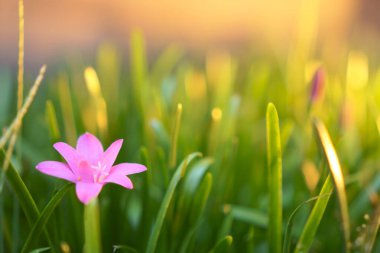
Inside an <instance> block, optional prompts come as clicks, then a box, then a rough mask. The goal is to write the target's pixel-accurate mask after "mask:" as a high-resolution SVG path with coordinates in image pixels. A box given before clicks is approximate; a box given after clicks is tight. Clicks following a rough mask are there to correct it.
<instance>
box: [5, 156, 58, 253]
mask: <svg viewBox="0 0 380 253" xmlns="http://www.w3.org/2000/svg"><path fill="white" fill-rule="evenodd" d="M4 160H5V153H4V151H3V150H0V164H2V163H3V162H4ZM6 178H7V180H8V182H9V184H10V185H11V187H12V189H13V191H14V192H15V194H16V196H17V199H18V201H19V203H20V205H21V207H22V210H23V211H24V213H25V216H26V218H27V220H28V222H29V224H33V223H34V222H35V221H36V220H37V219H38V217H39V216H40V211H39V210H38V208H37V205H36V203H35V202H34V199H33V197H32V195H31V194H30V192H29V190H28V188H27V187H26V185H25V183H24V181H23V180H22V179H21V177H20V175H19V174H18V172H17V170H16V169H15V168H14V167H13V164H12V163H9V167H8V169H7V171H6ZM44 234H45V237H46V239H47V241H48V242H49V245H50V246H51V248H52V251H53V252H55V251H54V247H52V245H53V243H52V241H51V239H50V236H49V234H48V233H47V232H46V231H44Z"/></svg>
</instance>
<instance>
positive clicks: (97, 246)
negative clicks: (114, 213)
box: [83, 198, 102, 253]
mask: <svg viewBox="0 0 380 253" xmlns="http://www.w3.org/2000/svg"><path fill="white" fill-rule="evenodd" d="M84 238H85V239H84V240H85V244H84V250H83V252H84V253H100V252H102V245H101V234H100V217H99V204H98V199H97V198H95V199H94V200H92V201H91V202H90V203H88V204H87V205H85V206H84Z"/></svg>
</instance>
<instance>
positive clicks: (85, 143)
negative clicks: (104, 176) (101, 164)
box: [77, 133, 103, 164]
mask: <svg viewBox="0 0 380 253" xmlns="http://www.w3.org/2000/svg"><path fill="white" fill-rule="evenodd" d="M77 151H78V153H79V154H81V155H82V156H83V157H84V158H85V159H87V160H88V161H89V162H91V163H92V164H95V163H97V161H99V158H100V156H101V155H102V154H103V146H102V144H101V143H100V141H99V140H98V139H97V138H96V137H95V136H94V135H92V134H90V133H85V134H83V135H81V136H80V137H79V139H78V142H77Z"/></svg>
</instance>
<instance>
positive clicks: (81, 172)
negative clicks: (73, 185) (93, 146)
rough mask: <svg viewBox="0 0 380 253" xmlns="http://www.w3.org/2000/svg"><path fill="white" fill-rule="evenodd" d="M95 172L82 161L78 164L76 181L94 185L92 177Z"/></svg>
mask: <svg viewBox="0 0 380 253" xmlns="http://www.w3.org/2000/svg"><path fill="white" fill-rule="evenodd" d="M95 173H96V171H95V170H94V169H93V168H91V166H90V164H89V163H88V162H87V161H86V160H82V161H80V162H79V164H78V169H77V177H78V179H77V180H78V181H81V182H84V183H94V182H95V181H94V176H95Z"/></svg>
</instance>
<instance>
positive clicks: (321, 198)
mask: <svg viewBox="0 0 380 253" xmlns="http://www.w3.org/2000/svg"><path fill="white" fill-rule="evenodd" d="M333 187H334V185H333V183H332V180H331V176H330V175H329V176H328V177H327V179H326V181H325V183H324V184H323V187H322V189H321V192H320V193H319V195H318V197H316V198H311V199H309V200H307V201H305V202H304V203H302V204H301V205H304V204H306V203H309V202H311V201H314V200H315V199H317V202H316V203H315V205H314V207H313V210H312V211H311V213H310V215H309V218H308V219H307V221H306V224H305V226H304V229H303V230H302V233H301V236H300V238H299V240H298V243H297V246H296V248H295V250H294V252H295V253H301V252H308V251H309V249H310V247H311V244H312V242H313V239H314V237H315V234H316V232H317V229H318V226H319V223H320V222H321V220H322V217H323V214H324V213H325V210H326V206H327V203H328V202H329V199H330V196H331V193H332V191H333ZM301 205H300V206H299V207H301ZM298 209H299V208H298V207H297V208H296V210H294V212H293V213H295V212H296V211H297V210H298ZM292 217H293V214H292V215H291V217H290V218H289V222H288V224H290V223H291V218H292ZM289 234H290V232H289ZM284 249H286V251H285V252H289V251H288V249H287V247H286V248H284Z"/></svg>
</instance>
